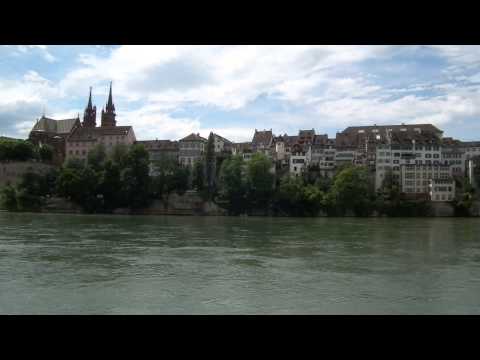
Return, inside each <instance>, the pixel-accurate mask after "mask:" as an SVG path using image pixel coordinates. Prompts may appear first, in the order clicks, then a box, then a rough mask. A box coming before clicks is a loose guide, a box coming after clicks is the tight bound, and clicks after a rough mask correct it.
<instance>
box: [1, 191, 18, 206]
mask: <svg viewBox="0 0 480 360" xmlns="http://www.w3.org/2000/svg"><path fill="white" fill-rule="evenodd" d="M0 199H1V203H2V207H4V208H5V209H7V210H8V211H17V210H18V203H17V192H16V190H15V188H14V187H13V186H11V185H7V186H5V187H4V188H3V189H2V190H1V192H0Z"/></svg>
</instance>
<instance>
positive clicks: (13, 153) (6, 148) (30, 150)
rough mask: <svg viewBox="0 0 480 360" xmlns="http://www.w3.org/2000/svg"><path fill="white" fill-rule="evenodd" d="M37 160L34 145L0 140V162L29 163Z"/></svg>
mask: <svg viewBox="0 0 480 360" xmlns="http://www.w3.org/2000/svg"><path fill="white" fill-rule="evenodd" d="M34 158H35V147H34V145H33V144H32V143H31V142H29V141H26V140H0V161H5V160H9V161H27V160H30V159H34Z"/></svg>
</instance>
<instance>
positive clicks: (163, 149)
mask: <svg viewBox="0 0 480 360" xmlns="http://www.w3.org/2000/svg"><path fill="white" fill-rule="evenodd" d="M135 143H136V144H139V145H143V146H144V147H145V150H147V151H148V153H149V155H150V161H151V162H158V161H162V160H164V159H171V160H174V161H175V162H178V154H179V145H178V141H171V140H144V141H136V142H135Z"/></svg>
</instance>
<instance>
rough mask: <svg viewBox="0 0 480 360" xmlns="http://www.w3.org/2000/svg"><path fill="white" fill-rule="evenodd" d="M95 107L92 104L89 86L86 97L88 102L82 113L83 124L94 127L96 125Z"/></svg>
mask: <svg viewBox="0 0 480 360" xmlns="http://www.w3.org/2000/svg"><path fill="white" fill-rule="evenodd" d="M96 118H97V107H96V106H92V87H91V86H90V95H89V97H88V104H87V107H86V108H85V112H84V113H83V124H82V125H83V126H85V127H95V126H97V120H96Z"/></svg>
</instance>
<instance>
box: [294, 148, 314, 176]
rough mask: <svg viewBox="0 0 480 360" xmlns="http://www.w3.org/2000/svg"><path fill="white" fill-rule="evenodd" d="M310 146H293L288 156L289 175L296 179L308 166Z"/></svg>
mask: <svg viewBox="0 0 480 360" xmlns="http://www.w3.org/2000/svg"><path fill="white" fill-rule="evenodd" d="M311 149H312V148H311V146H308V145H306V144H305V145H301V144H295V145H294V146H293V148H292V153H291V155H290V174H291V175H293V176H295V177H298V176H301V175H302V174H303V173H304V172H305V171H306V170H307V167H308V166H309V165H310V161H311V156H312V152H311Z"/></svg>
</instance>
